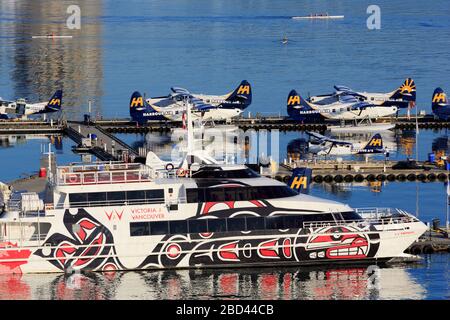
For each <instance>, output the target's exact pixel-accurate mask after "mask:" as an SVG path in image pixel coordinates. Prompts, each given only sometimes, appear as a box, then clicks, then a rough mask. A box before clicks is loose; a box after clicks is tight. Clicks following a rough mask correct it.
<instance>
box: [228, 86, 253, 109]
mask: <svg viewBox="0 0 450 320" xmlns="http://www.w3.org/2000/svg"><path fill="white" fill-rule="evenodd" d="M225 101H227V102H230V103H236V104H240V105H241V106H242V107H243V108H247V107H248V106H249V105H250V104H251V103H252V86H251V85H250V83H249V82H248V81H247V80H242V81H241V83H240V84H239V86H238V87H237V88H236V89H235V90H234V91H233V92H232V93H230V95H229V96H228V97H227V98H226V99H225Z"/></svg>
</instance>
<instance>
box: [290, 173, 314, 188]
mask: <svg viewBox="0 0 450 320" xmlns="http://www.w3.org/2000/svg"><path fill="white" fill-rule="evenodd" d="M311 176H312V170H311V169H310V168H295V169H294V171H293V172H292V177H291V179H290V180H289V182H288V186H289V187H290V188H291V189H293V190H296V191H298V192H299V193H308V191H309V185H310V183H311Z"/></svg>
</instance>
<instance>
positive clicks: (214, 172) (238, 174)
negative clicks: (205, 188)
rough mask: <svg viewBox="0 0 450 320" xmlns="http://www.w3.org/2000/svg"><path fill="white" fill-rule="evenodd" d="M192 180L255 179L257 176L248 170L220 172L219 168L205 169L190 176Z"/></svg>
mask: <svg viewBox="0 0 450 320" xmlns="http://www.w3.org/2000/svg"><path fill="white" fill-rule="evenodd" d="M192 177H193V178H203V179H221V178H230V179H238V178H257V177H259V174H258V173H256V172H255V171H253V170H252V169H250V168H245V169H239V170H222V169H220V168H212V167H209V168H208V167H206V168H203V169H200V170H199V171H197V172H194V173H193V174H192Z"/></svg>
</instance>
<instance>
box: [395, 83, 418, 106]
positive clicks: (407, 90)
mask: <svg viewBox="0 0 450 320" xmlns="http://www.w3.org/2000/svg"><path fill="white" fill-rule="evenodd" d="M389 98H390V99H396V100H399V99H401V100H404V101H414V102H415V101H416V84H415V82H414V80H413V79H411V78H407V79H406V80H405V81H404V82H403V84H402V85H401V86H400V87H398V89H396V90H394V91H393V92H392V94H391V96H390V97H389Z"/></svg>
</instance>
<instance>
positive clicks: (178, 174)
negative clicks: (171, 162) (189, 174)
mask: <svg viewBox="0 0 450 320" xmlns="http://www.w3.org/2000/svg"><path fill="white" fill-rule="evenodd" d="M185 175H186V170H184V169H183V168H178V169H177V176H178V177H184V176H185Z"/></svg>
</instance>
